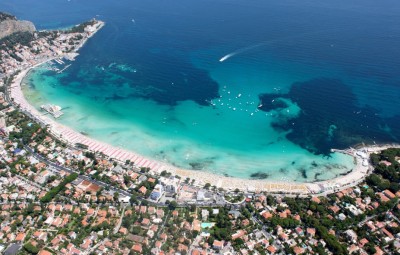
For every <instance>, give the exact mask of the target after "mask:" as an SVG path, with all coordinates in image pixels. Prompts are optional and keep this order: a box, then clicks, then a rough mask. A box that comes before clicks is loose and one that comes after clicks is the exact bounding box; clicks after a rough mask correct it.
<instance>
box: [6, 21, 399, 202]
mask: <svg viewBox="0 0 400 255" xmlns="http://www.w3.org/2000/svg"><path fill="white" fill-rule="evenodd" d="M104 24H105V23H104V22H101V23H100V26H98V27H97V28H96V31H94V32H93V33H92V34H91V35H90V36H88V37H87V38H86V39H85V40H84V41H82V43H80V44H79V45H78V47H76V48H75V49H74V50H73V51H72V52H71V53H63V54H59V55H57V56H52V57H49V58H47V59H43V60H41V61H39V62H38V63H36V64H35V65H32V66H29V67H27V68H25V69H22V70H20V72H19V73H18V74H17V75H16V76H15V77H14V80H13V82H12V84H11V85H10V87H9V88H8V89H9V90H10V91H9V96H10V98H11V99H12V101H13V102H12V103H13V105H14V106H15V107H16V108H18V109H19V110H21V111H23V112H25V113H27V114H28V115H30V116H31V117H32V118H33V119H34V120H36V121H38V122H40V123H43V124H44V125H46V126H48V128H49V132H50V134H52V135H53V136H54V137H56V138H57V139H59V140H61V141H63V142H65V143H67V144H70V145H72V146H74V145H75V144H76V143H81V144H84V145H87V146H88V150H89V151H92V152H96V153H103V154H104V155H106V156H107V157H109V158H112V159H115V160H116V161H119V162H121V163H125V161H126V160H130V161H131V162H134V165H135V166H136V167H139V168H140V167H149V168H150V169H151V170H150V172H152V173H155V174H160V173H161V172H162V171H164V170H165V171H168V172H170V173H172V174H173V175H178V176H180V177H181V178H182V180H184V179H185V178H190V179H194V180H195V185H197V186H204V185H205V184H206V183H210V184H211V185H213V186H216V187H217V188H224V189H225V190H234V189H236V188H237V189H239V190H242V191H266V192H271V193H279V194H293V195H306V196H307V195H319V194H320V195H324V194H329V193H332V192H337V191H338V190H341V189H345V188H348V187H351V186H355V185H357V184H358V183H360V182H362V181H363V180H364V179H365V177H366V176H368V174H370V173H371V172H372V171H371V166H370V164H369V160H368V159H369V155H370V154H371V153H373V152H378V151H381V150H383V149H386V148H389V147H400V146H399V145H381V146H379V145H377V146H364V147H362V148H361V149H357V150H356V149H352V148H350V149H348V150H333V151H336V152H337V153H345V154H348V155H351V156H352V157H353V159H354V160H355V165H354V168H353V169H352V170H351V172H349V173H346V174H344V175H339V176H337V177H336V178H333V179H330V180H326V181H318V182H311V183H306V182H304V183H302V182H299V183H297V182H287V181H273V180H268V179H260V180H254V179H241V178H236V177H225V176H222V175H217V174H214V173H210V172H207V171H202V170H189V169H181V168H178V167H175V166H172V165H171V164H168V163H165V162H162V161H157V160H154V159H150V158H148V157H144V156H142V155H140V154H138V153H135V152H132V151H128V150H125V149H121V148H118V147H115V146H112V145H110V144H107V143H104V142H101V141H97V140H95V139H93V138H90V137H88V136H85V135H83V134H82V133H80V132H79V131H76V130H73V129H72V128H70V127H67V126H65V125H62V124H60V123H58V122H57V121H56V120H54V119H53V118H52V117H50V116H46V115H44V114H43V113H41V112H40V111H38V110H37V109H36V108H35V107H33V106H32V105H30V104H29V103H28V101H27V100H26V98H25V96H24V94H23V92H22V81H23V79H24V78H25V77H26V75H27V74H28V73H29V72H30V71H31V70H32V69H34V68H36V67H38V66H40V65H43V64H44V63H46V62H48V61H51V60H53V59H56V58H63V57H66V56H68V55H69V54H74V55H75V56H76V55H77V54H78V53H77V52H78V50H79V49H80V48H82V47H83V46H84V44H85V43H86V42H87V41H88V40H89V39H90V38H91V37H92V36H93V35H94V34H96V32H97V31H99V30H100V29H101V28H102V27H103V26H104ZM360 152H364V154H362V153H360ZM361 155H362V156H361ZM364 155H365V157H364Z"/></svg>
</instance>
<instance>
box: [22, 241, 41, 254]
mask: <svg viewBox="0 0 400 255" xmlns="http://www.w3.org/2000/svg"><path fill="white" fill-rule="evenodd" d="M23 247H24V250H25V251H27V252H28V253H30V254H38V252H39V249H38V248H37V247H36V246H33V245H32V244H31V243H26V244H25V245H24V246H23Z"/></svg>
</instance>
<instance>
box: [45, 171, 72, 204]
mask: <svg viewBox="0 0 400 255" xmlns="http://www.w3.org/2000/svg"><path fill="white" fill-rule="evenodd" d="M76 178H78V174H77V173H72V174H70V175H68V176H67V177H66V178H65V179H64V180H63V181H62V182H61V183H60V184H59V185H58V186H57V187H54V188H52V189H51V190H49V192H47V193H46V195H45V196H44V197H42V198H41V199H40V202H42V203H48V202H50V201H51V200H52V199H53V198H54V197H55V196H56V195H57V194H58V193H60V192H61V191H63V190H64V189H65V185H67V184H68V183H70V182H73V181H74V180H75V179H76Z"/></svg>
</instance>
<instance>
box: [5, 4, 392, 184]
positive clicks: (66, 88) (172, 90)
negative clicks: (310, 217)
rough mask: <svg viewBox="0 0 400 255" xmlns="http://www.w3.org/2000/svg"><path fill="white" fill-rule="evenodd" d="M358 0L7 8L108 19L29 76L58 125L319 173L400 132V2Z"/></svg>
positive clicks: (139, 144) (37, 17)
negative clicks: (66, 54)
mask: <svg viewBox="0 0 400 255" xmlns="http://www.w3.org/2000/svg"><path fill="white" fill-rule="evenodd" d="M89 2H90V1H89ZM96 3H97V1H96ZM356 3H357V2H353V3H347V2H346V1H341V2H340V3H332V4H329V3H320V2H319V1H307V2H304V3H297V2H295V1H289V0H286V1H280V2H279V3H274V2H272V1H252V2H251V3H249V2H247V1H202V2H196V1H178V2H175V3H173V4H172V3H168V4H167V3H166V2H159V1H158V2H157V4H155V1H147V2H145V3H143V2H136V1H133V2H132V1H120V2H119V3H108V2H106V1H100V2H98V4H94V5H89V4H85V3H83V1H78V0H76V1H71V2H69V3H66V2H65V1H52V2H51V4H49V1H43V2H41V3H38V5H43V6H44V5H46V4H48V5H47V8H48V12H44V11H43V10H42V9H40V8H38V7H37V6H34V7H33V6H31V8H30V9H28V7H23V8H19V7H21V1H15V2H11V1H4V3H0V7H2V6H3V7H4V8H6V9H7V10H10V11H12V12H14V13H16V14H17V15H18V16H19V18H24V19H30V20H33V21H34V22H36V24H37V26H38V27H39V28H54V27H65V26H68V25H71V24H74V23H78V22H81V21H83V20H86V19H88V18H92V17H95V16H96V15H99V16H98V18H99V19H102V20H104V21H106V23H107V24H106V26H105V27H104V28H103V29H102V30H101V31H100V32H99V33H98V34H97V35H95V36H94V37H93V38H92V39H91V40H90V41H89V42H88V43H87V44H86V45H85V47H84V48H83V49H82V50H81V55H80V56H79V57H78V59H77V60H76V61H75V62H73V64H72V66H71V67H69V68H68V69H67V70H66V71H65V72H64V73H62V74H56V73H54V72H51V71H47V70H45V69H44V68H41V69H38V70H36V71H34V72H31V74H30V75H29V76H28V77H27V78H26V79H25V83H26V84H27V85H26V86H24V91H25V94H26V95H27V97H28V101H30V102H31V103H32V104H33V105H35V106H36V107H40V105H41V104H43V103H53V104H57V105H60V106H62V107H63V108H65V110H64V112H65V114H64V115H63V117H62V118H60V119H59V121H60V122H61V123H63V124H65V125H68V126H70V127H72V128H74V129H76V130H78V131H82V132H85V133H87V134H88V135H89V136H90V137H93V138H96V139H99V140H102V141H105V142H108V143H110V144H113V145H116V146H119V147H122V148H126V149H129V150H133V151H136V152H138V153H140V154H143V155H146V156H149V157H153V158H157V159H159V160H163V161H166V162H169V163H171V164H174V165H176V166H179V167H184V168H188V169H201V170H206V171H211V172H215V173H219V174H224V175H229V176H236V177H243V178H250V177H253V178H268V179H274V180H294V181H314V180H323V179H328V178H333V177H335V176H336V175H338V174H343V173H346V172H348V171H349V170H351V169H352V167H353V162H352V158H350V157H348V156H344V155H340V154H339V155H338V154H329V150H330V148H346V147H348V146H351V145H354V144H357V143H360V142H368V143H373V142H389V141H398V138H399V137H400V134H399V132H400V127H399V125H400V118H399V109H398V106H397V102H398V101H397V100H398V99H399V98H400V89H399V87H398V84H399V83H398V81H399V77H398V75H397V74H398V73H400V72H399V71H400V70H399V68H400V65H399V64H400V63H399V59H400V58H399V57H400V53H399V51H398V48H397V46H396V45H398V41H399V38H398V37H397V35H398V32H400V31H398V30H399V28H398V27H397V26H394V24H396V23H398V21H399V19H400V18H399V16H398V15H396V10H398V9H399V8H398V7H397V6H398V4H395V5H394V7H393V6H391V8H389V7H388V6H385V5H380V4H379V3H374V2H373V1H367V2H365V1H362V2H361V1H360V2H359V4H360V6H357V4H356ZM393 3H395V2H393ZM28 5H29V4H28ZM82 6H85V8H84V10H83V11H81V10H80V8H82ZM17 7H18V8H17ZM211 7H212V8H211ZM59 8H63V10H64V11H63V13H61V11H60V10H59ZM396 8H397V9H396ZM78 10H79V11H78ZM397 13H398V12H397ZM56 14H58V15H59V16H60V18H58V19H55V17H54V16H55V15H56ZM288 17H292V18H290V19H288ZM371 17H372V18H371ZM132 19H134V22H133V21H132ZM55 20H57V21H58V23H57V22H55ZM60 20H61V21H60ZM183 21H184V22H183ZM224 56H226V57H225V58H224ZM221 59H222V60H223V61H222V62H221V61H220V60H221Z"/></svg>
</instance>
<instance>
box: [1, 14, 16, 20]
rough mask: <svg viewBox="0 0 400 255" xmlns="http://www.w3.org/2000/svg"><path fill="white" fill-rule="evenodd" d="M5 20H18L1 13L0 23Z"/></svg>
mask: <svg viewBox="0 0 400 255" xmlns="http://www.w3.org/2000/svg"><path fill="white" fill-rule="evenodd" d="M5 20H17V18H16V17H15V16H13V15H11V14H8V13H5V12H0V22H2V21H5Z"/></svg>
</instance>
